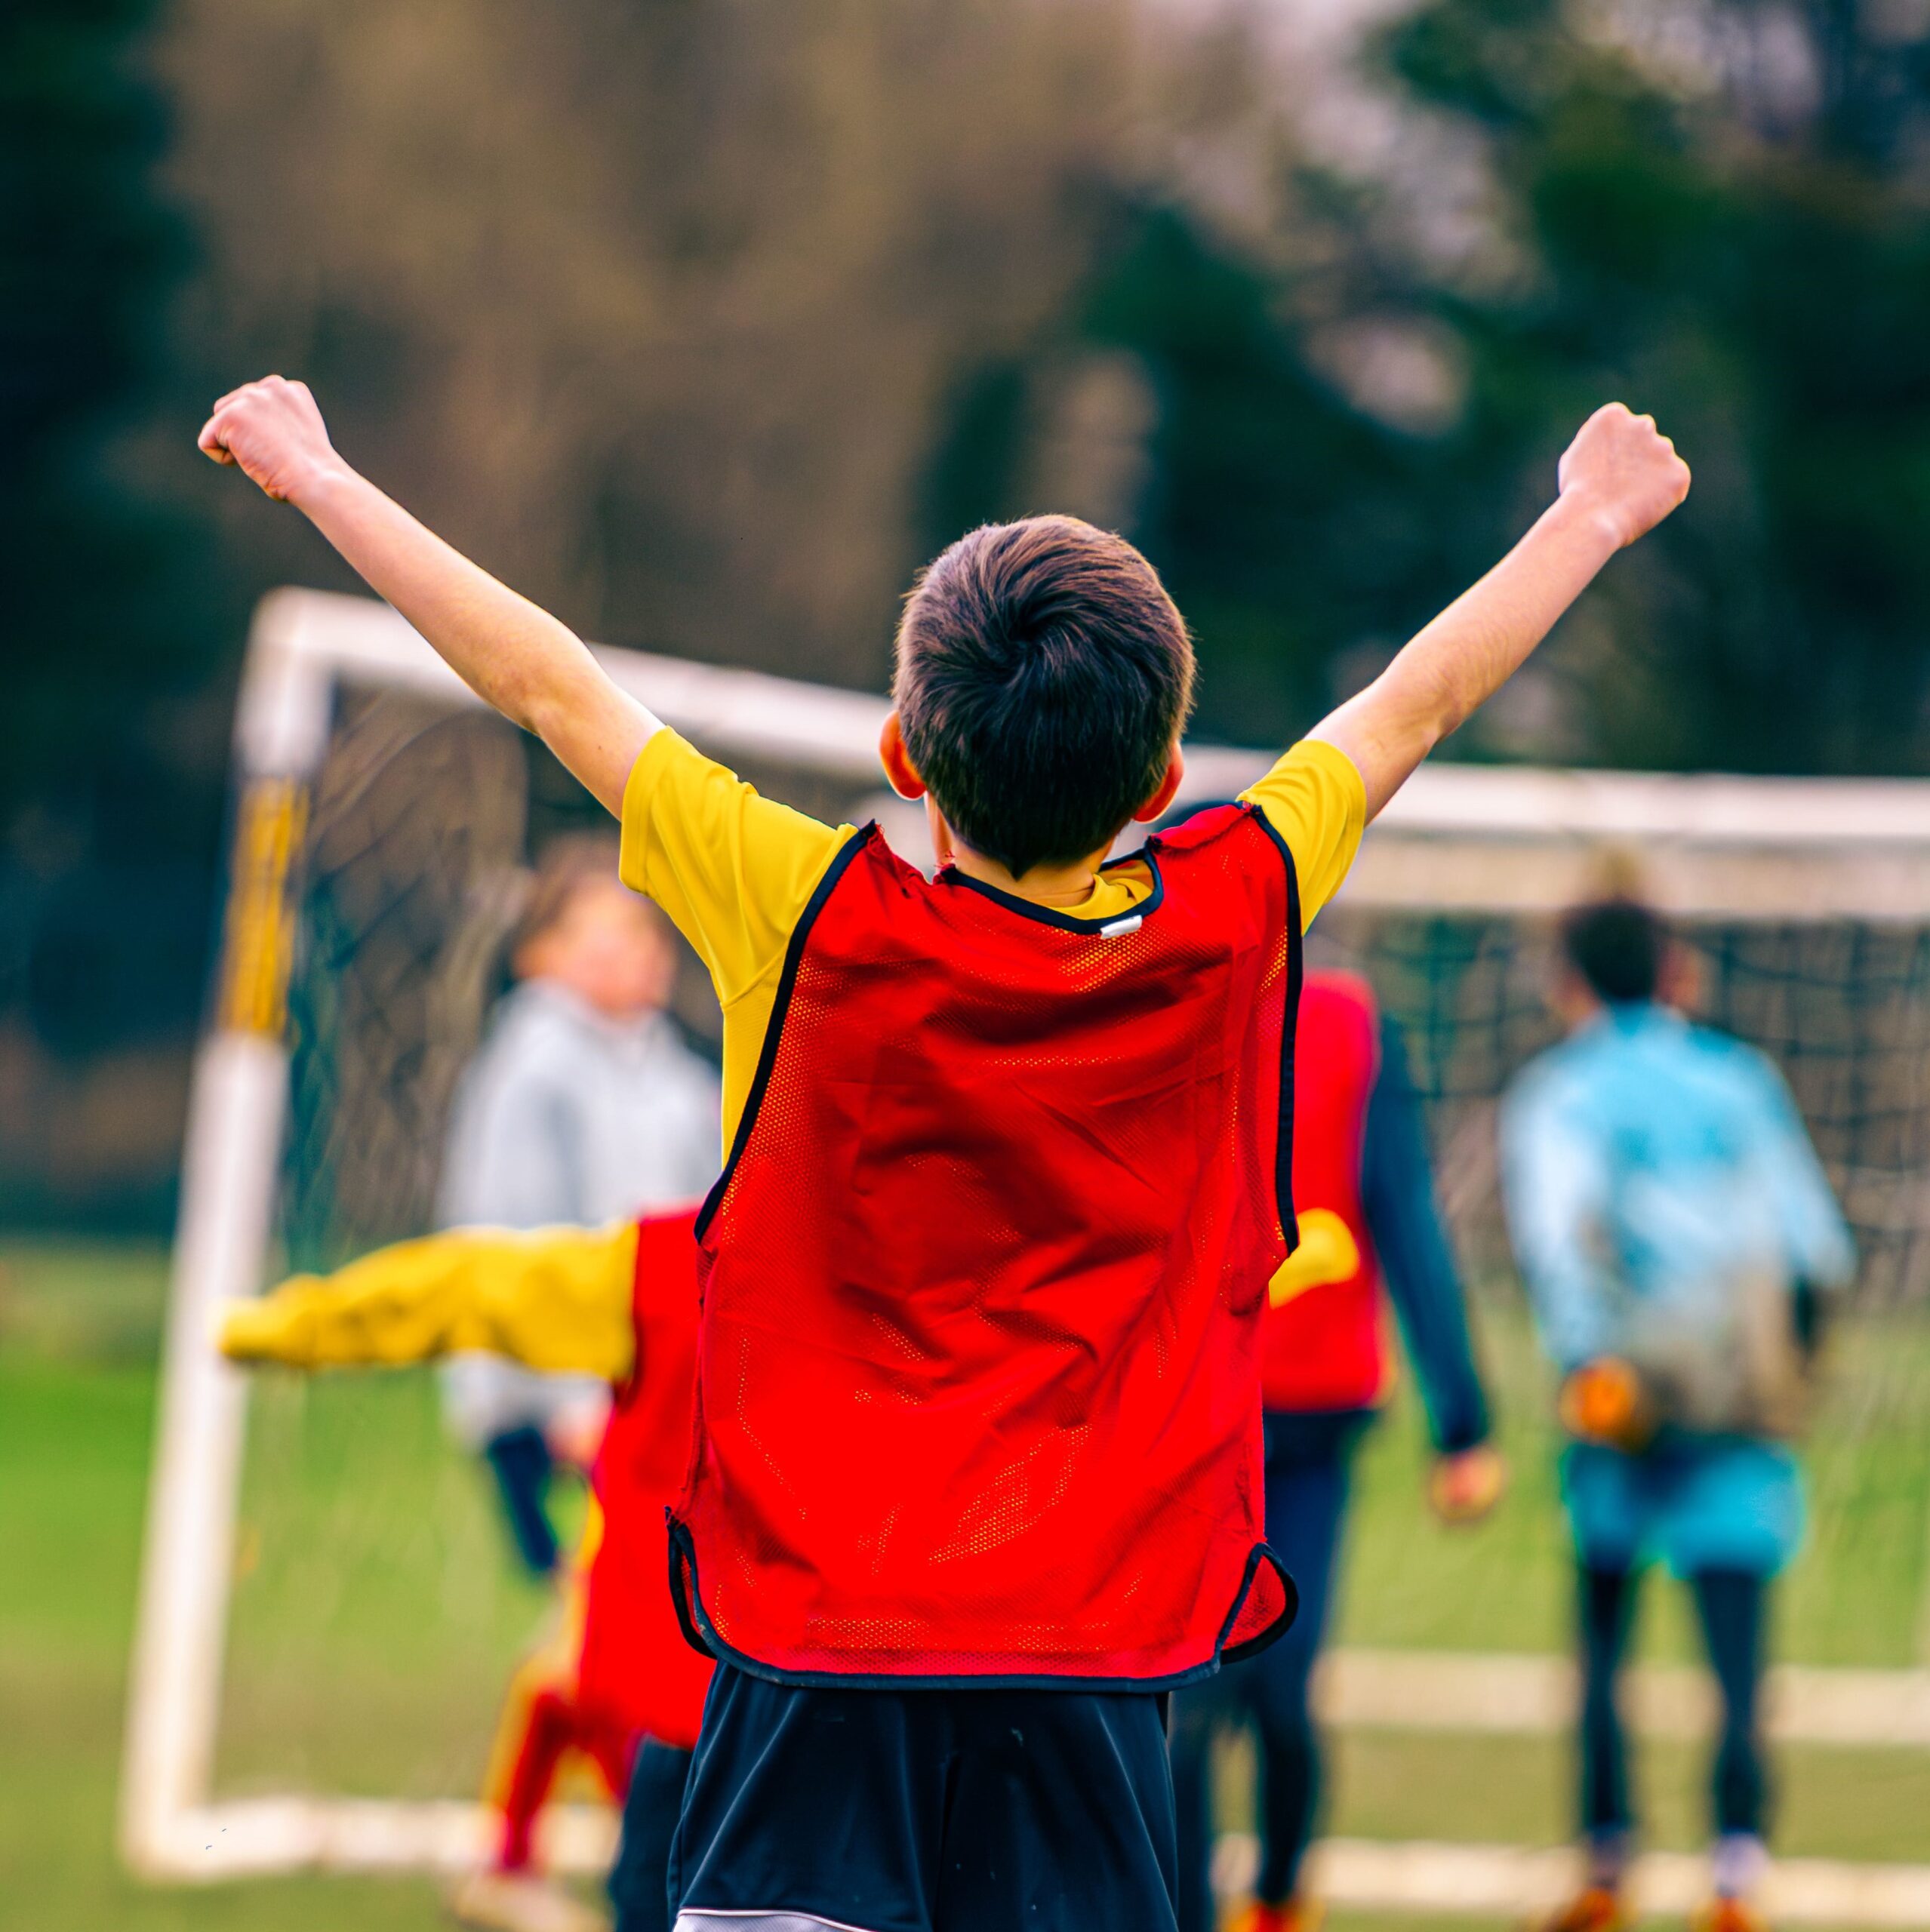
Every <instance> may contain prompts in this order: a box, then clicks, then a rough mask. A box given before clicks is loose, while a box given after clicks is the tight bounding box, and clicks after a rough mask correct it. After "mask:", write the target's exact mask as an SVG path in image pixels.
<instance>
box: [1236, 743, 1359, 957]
mask: <svg viewBox="0 0 1930 1932" xmlns="http://www.w3.org/2000/svg"><path fill="white" fill-rule="evenodd" d="M1240 796H1241V797H1242V798H1245V800H1247V801H1248V802H1249V803H1250V804H1256V805H1257V806H1258V807H1259V808H1260V809H1261V811H1263V812H1264V813H1265V814H1267V823H1268V824H1270V826H1273V829H1274V830H1275V831H1276V832H1278V833H1279V835H1280V836H1281V837H1282V838H1283V839H1285V841H1286V845H1287V850H1288V851H1289V852H1291V854H1293V855H1294V872H1295V874H1296V875H1297V877H1298V878H1299V881H1300V922H1301V927H1302V928H1306V927H1307V926H1310V925H1311V924H1313V915H1314V914H1315V913H1316V912H1319V909H1321V907H1322V906H1324V905H1325V904H1326V903H1327V902H1328V900H1330V899H1331V898H1332V897H1333V896H1334V894H1335V893H1337V891H1340V889H1341V881H1342V880H1343V879H1344V878H1346V877H1347V869H1348V868H1349V867H1350V866H1351V865H1352V864H1353V860H1354V854H1356V852H1358V851H1359V850H1360V835H1361V834H1362V832H1364V831H1365V830H1366V829H1367V787H1366V786H1365V784H1363V783H1362V782H1361V776H1360V774H1359V771H1356V769H1355V768H1354V762H1353V759H1352V758H1349V757H1348V756H1347V753H1346V752H1344V751H1341V750H1339V749H1337V748H1336V747H1335V746H1332V745H1327V744H1322V743H1320V741H1319V740H1318V739H1314V738H1308V739H1304V740H1302V741H1301V743H1299V744H1297V745H1295V746H1294V748H1293V749H1291V751H1290V752H1288V753H1287V755H1286V756H1285V758H1282V759H1281V760H1280V761H1279V764H1276V765H1275V766H1274V768H1273V770H1272V771H1270V772H1268V773H1267V776H1266V777H1264V778H1263V779H1261V780H1260V782H1259V783H1257V785H1250V786H1248V787H1247V789H1245V791H1244V792H1242V793H1241V794H1240Z"/></svg>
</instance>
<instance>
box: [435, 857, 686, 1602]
mask: <svg viewBox="0 0 1930 1932" xmlns="http://www.w3.org/2000/svg"><path fill="white" fill-rule="evenodd" d="M616 861H617V845H616V841H614V839H611V838H607V837H605V836H603V835H601V834H598V835H586V834H581V833H578V834H574V835H569V836H566V837H564V838H557V839H553V840H552V841H551V842H550V843H549V844H548V845H547V846H546V847H545V848H543V853H542V854H541V856H540V857H539V858H538V860H537V865H536V871H535V875H534V878H532V880H531V883H530V889H529V897H528V901H527V903H525V906H524V907H523V909H522V916H521V917H520V918H519V919H518V920H517V921H516V929H515V931H513V933H512V934H511V935H510V940H509V967H510V970H511V971H512V972H513V974H515V976H516V986H515V988H514V989H513V991H512V992H509V995H507V996H506V998H504V999H503V1001H502V1002H501V1003H500V1004H499V1005H498V1006H497V1009H496V1011H495V1013H494V1016H493V1017H492V1018H491V1022H490V1026H489V1032H488V1037H487V1038H485V1040H484V1041H483V1044H482V1048H481V1050H480V1051H479V1052H478V1053H477V1054H476V1058H475V1059H474V1060H472V1062H471V1063H470V1064H469V1067H468V1069H466V1072H464V1074H463V1079H462V1084H461V1085H460V1087H459V1088H458V1089H457V1094H456V1101H455V1106H454V1109H452V1111H451V1117H450V1121H449V1137H448V1149H447V1151H446V1152H445V1155H444V1157H443V1163H442V1191H441V1195H440V1198H439V1201H438V1202H437V1211H438V1217H439V1219H440V1220H441V1222H442V1225H443V1226H445V1227H463V1226H500V1227H510V1228H538V1227H550V1226H562V1225H564V1224H566V1223H567V1224H570V1225H573V1226H579V1227H594V1226H602V1224H603V1223H605V1222H608V1221H611V1220H616V1219H617V1218H618V1217H620V1216H624V1215H629V1214H639V1213H642V1212H644V1211H647V1210H648V1209H651V1208H656V1207H666V1206H669V1205H672V1204H676V1203H679V1202H682V1201H695V1200H697V1199H699V1198H701V1197H702V1195H703V1192H704V1190H705V1189H706V1188H707V1187H709V1186H710V1183H712V1182H713V1180H716V1177H717V1130H718V1108H719V1094H718V1090H717V1079H716V1075H715V1074H714V1073H713V1072H712V1071H711V1069H710V1067H709V1066H706V1064H705V1063H703V1061H702V1060H700V1059H699V1058H698V1057H697V1055H696V1054H694V1053H692V1052H691V1050H690V1049H689V1048H688V1047H687V1046H685V1044H684V1043H683V1041H682V1040H681V1039H680V1038H679V1037H678V1035H677V1032H676V1027H675V1026H673V1024H672V1023H671V1021H670V1020H669V1017H668V1016H667V1015H666V1014H665V1012H664V1011H663V1008H664V1006H665V1004H666V1001H668V999H669V993H670V983H671V980H672V977H673V974H674V973H675V971H676V959H675V956H674V955H673V952H672V951H671V946H672V941H671V939H670V936H669V933H668V932H667V931H666V930H665V929H664V927H663V915H662V914H661V913H660V912H658V911H657V908H656V907H655V906H653V905H651V903H650V902H649V901H648V900H645V899H639V897H637V896H636V894H635V893H633V892H629V891H626V890H625V889H624V888H623V884H622V883H621V882H620V881H619V880H618V878H617V875H616V873H617V866H616ZM442 1392H443V1406H444V1409H445V1412H446V1413H447V1414H448V1418H449V1422H450V1426H451V1428H452V1429H454V1432H455V1434H456V1435H457V1437H458V1438H460V1440H461V1441H463V1442H464V1443H465V1444H467V1446H468V1447H470V1448H471V1449H472V1450H474V1451H476V1452H477V1453H478V1454H480V1455H481V1456H482V1457H483V1459H484V1460H485V1461H486V1462H487V1463H488V1465H489V1468H490V1470H491V1473H492V1474H493V1475H494V1478H495V1481H496V1486H497V1494H498V1495H499V1497H500V1499H501V1501H502V1504H503V1512H504V1514H505V1515H506V1518H507V1519H508V1522H509V1530H510V1534H511V1536H512V1537H513V1540H514V1541H515V1543H516V1549H517V1552H518V1554H519V1555H520V1556H521V1557H522V1559H523V1561H524V1563H525V1565H526V1566H527V1567H528V1569H530V1570H531V1571H532V1572H533V1573H534V1574H537V1575H538V1576H549V1575H550V1574H553V1572H554V1571H555V1570H556V1564H557V1558H558V1549H557V1543H556V1530H555V1528H554V1527H553V1524H552V1523H551V1521H550V1519H549V1500H548V1499H549V1484H550V1478H551V1476H552V1475H553V1472H554V1469H555V1466H556V1458H557V1454H558V1453H559V1450H560V1451H562V1453H563V1454H564V1455H565V1458H566V1460H572V1461H577V1460H581V1458H582V1457H583V1456H584V1455H585V1454H588V1453H589V1452H590V1451H593V1449H594V1447H595V1444H596V1438H597V1434H598V1432H599V1430H600V1429H601V1427H602V1411H603V1408H604V1407H605V1404H606V1403H607V1402H608V1390H607V1389H605V1388H603V1387H602V1385H601V1384H599V1383H596V1381H594V1380H589V1379H588V1378H586V1377H581V1376H546V1375H536V1374H532V1373H531V1371H529V1370H528V1369H526V1368H523V1367H520V1366H519V1365H518V1364H516V1363H513V1362H509V1361H503V1360H501V1359H500V1358H495V1357H492V1356H488V1355H460V1356H458V1357H457V1358H456V1359H455V1360H454V1361H451V1362H450V1363H449V1364H448V1366H447V1367H445V1369H444V1371H443V1372H442Z"/></svg>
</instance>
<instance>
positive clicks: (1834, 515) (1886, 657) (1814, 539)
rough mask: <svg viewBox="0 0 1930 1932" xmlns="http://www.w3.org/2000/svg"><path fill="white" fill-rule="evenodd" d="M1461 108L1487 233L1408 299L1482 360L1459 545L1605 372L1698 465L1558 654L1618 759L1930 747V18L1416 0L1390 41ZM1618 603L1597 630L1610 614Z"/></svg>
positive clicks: (1436, 104) (1472, 551) (1637, 0)
mask: <svg viewBox="0 0 1930 1932" xmlns="http://www.w3.org/2000/svg"><path fill="white" fill-rule="evenodd" d="M1384 51H1385V54H1386V56H1387V59H1388V60H1389V62H1390V66H1391V69H1392V71H1393V73H1394V74H1395V75H1397V76H1398V77H1399V81H1400V82H1402V84H1403V85H1405V88H1407V89H1408V91H1409V94H1410V96H1411V98H1412V99H1413V100H1415V101H1417V103H1422V104H1423V105H1424V106H1426V107H1427V108H1428V109H1432V110H1433V111H1434V112H1437V113H1439V114H1440V115H1443V116H1445V117H1447V118H1448V122H1450V123H1451V125H1454V126H1455V127H1456V128H1458V129H1460V130H1461V131H1469V130H1473V131H1475V132H1476V134H1478V136H1479V142H1480V145H1481V148H1482V151H1483V152H1484V153H1485V158H1486V161H1487V164H1488V169H1489V171H1490V176H1491V181H1492V184H1493V187H1494V207H1493V210H1492V213H1491V221H1492V227H1491V234H1492V235H1493V236H1494V238H1496V241H1497V242H1498V245H1494V246H1491V247H1490V248H1488V252H1487V257H1486V259H1485V261H1484V260H1480V259H1478V258H1475V257H1470V258H1469V259H1466V260H1463V261H1461V262H1460V263H1454V264H1451V265H1450V266H1448V267H1447V268H1446V269H1442V267H1441V266H1439V264H1433V265H1418V264H1417V265H1414V266H1413V267H1412V270H1411V279H1410V281H1409V282H1408V286H1407V288H1405V290H1404V291H1402V295H1403V299H1405V300H1407V301H1408V303H1410V304H1411V306H1412V307H1413V308H1414V309H1416V310H1417V311H1419V312H1424V313H1425V314H1427V315H1430V316H1432V317H1433V318H1436V319H1438V320H1439V321H1441V322H1442V323H1445V325H1447V326H1448V328H1451V330H1452V331H1453V332H1454V336H1455V337H1456V338H1457V340H1458V342H1459V343H1460V344H1461V349H1462V352H1464V355H1465V356H1466V358H1467V366H1468V368H1469V371H1470V387H1469V394H1468V403H1467V411H1466V414H1465V416H1464V419H1463V421H1462V423H1461V425H1460V426H1459V428H1458V429H1457V430H1456V431H1455V432H1454V437H1453V445H1454V447H1453V450H1452V457H1453V463H1452V467H1453V470H1454V484H1453V487H1452V488H1448V489H1444V490H1443V491H1442V492H1441V494H1440V495H1439V498H1438V501H1437V508H1438V513H1439V515H1441V516H1442V517H1444V518H1448V519H1449V520H1451V525H1452V527H1453V533H1454V543H1455V545H1456V546H1457V547H1458V549H1460V551H1461V555H1462V558H1463V565H1464V568H1467V567H1471V566H1472V565H1473V562H1474V561H1476V559H1478V558H1482V557H1485V556H1486V555H1488V554H1490V552H1491V549H1492V547H1493V545H1494V542H1495V541H1496V540H1498V539H1499V538H1500V537H1501V535H1502V534H1503V533H1504V531H1506V530H1507V529H1508V528H1511V527H1512V525H1513V523H1514V522H1515V521H1519V517H1520V515H1521V514H1522V508H1523V506H1524V505H1525V503H1526V502H1527V501H1528V500H1529V499H1530V497H1531V494H1532V492H1531V490H1530V489H1529V488H1527V487H1526V486H1525V482H1524V478H1526V477H1528V476H1530V475H1532V476H1533V477H1534V478H1536V479H1537V481H1541V479H1544V478H1545V476H1546V473H1547V462H1548V460H1549V459H1550V457H1551V455H1552V454H1553V448H1552V445H1550V441H1549V440H1548V439H1549V437H1550V432H1551V431H1552V430H1553V429H1555V428H1556V427H1557V426H1565V424H1566V423H1568V421H1569V420H1571V418H1573V417H1574V416H1575V415H1576V414H1578V412H1579V411H1581V410H1583V409H1584V408H1587V407H1589V406H1590V405H1593V403H1595V402H1596V401H1600V400H1602V399H1603V398H1606V397H1608V396H1609V395H1624V396H1626V398H1627V400H1629V401H1631V402H1632V403H1634V404H1635V405H1636V406H1637V407H1639V408H1646V409H1649V410H1651V411H1654V412H1655V414H1656V415H1657V417H1658V419H1659V420H1661V421H1662V422H1663V423H1664V425H1665V426H1667V428H1668V429H1670V432H1672V433H1673V435H1675V436H1676V438H1677V440H1678V441H1679V443H1680V445H1681V446H1682V449H1683V450H1684V451H1685V454H1688V457H1690V459H1691V462H1692V463H1694V465H1695V469H1696V472H1697V482H1696V488H1695V494H1694V495H1693V496H1692V497H1691V500H1690V503H1689V505H1688V508H1687V509H1686V510H1685V512H1683V513H1682V515H1680V516H1679V517H1678V518H1676V519H1675V520H1674V521H1672V522H1671V523H1670V525H1668V526H1667V528H1666V529H1665V530H1664V531H1663V532H1662V533H1661V535H1660V537H1659V538H1658V540H1656V541H1655V543H1653V544H1651V545H1648V546H1644V547H1643V548H1642V550H1640V551H1639V552H1637V553H1636V555H1634V556H1633V557H1632V558H1630V559H1628V560H1627V561H1625V562H1624V563H1623V564H1622V565H1620V566H1619V567H1618V569H1617V571H1615V572H1614V574H1613V575H1612V577H1611V579H1610V580H1609V582H1608V584H1607V586H1605V592H1604V599H1603V601H1602V602H1601V603H1599V604H1598V605H1597V606H1596V613H1595V617H1594V619H1593V621H1592V622H1589V623H1583V624H1582V625H1581V626H1578V627H1577V628H1576V629H1574V631H1573V632H1571V635H1569V636H1568V638H1567V639H1566V640H1565V642H1564V645H1562V648H1559V649H1558V651H1557V652H1556V655H1555V657H1554V658H1553V660H1552V662H1553V664H1554V665H1555V666H1556V668H1558V669H1562V670H1564V671H1565V672H1566V674H1567V675H1568V678H1569V680H1570V681H1571V693H1570V695H1571V698H1572V699H1573V700H1574V702H1573V703H1571V706H1570V709H1571V713H1572V714H1573V715H1576V716H1578V717H1581V718H1584V719H1585V740H1586V743H1585V749H1586V750H1587V752H1588V754H1589V755H1591V756H1593V757H1594V758H1598V759H1600V760H1602V761H1606V762H1611V763H1627V764H1642V765H1661V766H1670V765H1713V766H1719V767H1726V768H1735V769H1744V770H1762V771H1895V772H1908V771H1917V770H1920V769H1921V768H1922V762H1923V744H1924V737H1923V734H1924V731H1925V724H1926V722H1930V718H1926V701H1927V700H1930V651H1926V649H1925V638H1926V637H1930V541H1926V540H1925V530H1926V528H1930V356H1926V355H1925V349H1924V345H1925V343H1926V342H1927V341H1930V91H1926V82H1927V81H1930V12H1927V11H1926V10H1925V8H1923V7H1922V6H1920V5H1905V4H1901V0H1805V4H1801V5H1792V4H1788V0H1777V4H1768V3H1767V0H1738V3H1736V4H1715V0H1675V4H1672V5H1669V6H1666V7H1662V6H1656V5H1643V4H1641V0H1591V4H1580V0H1571V4H1566V5H1564V4H1561V0H1431V4H1429V5H1425V6H1424V7H1423V8H1422V9H1421V11H1419V12H1418V13H1417V14H1414V16H1413V17H1411V19H1408V20H1405V21H1404V22H1402V23H1401V24H1399V26H1397V27H1396V28H1395V29H1393V31H1392V32H1391V33H1390V35H1388V36H1387V39H1386V42H1385V43H1384ZM1604 620H1606V621H1604Z"/></svg>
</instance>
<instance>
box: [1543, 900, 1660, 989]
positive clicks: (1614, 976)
mask: <svg viewBox="0 0 1930 1932" xmlns="http://www.w3.org/2000/svg"><path fill="white" fill-rule="evenodd" d="M1668 950H1669V929H1668V928H1667V926H1666V925H1664V924H1663V922H1662V919H1661V915H1659V914H1658V912H1656V911H1655V909H1654V908H1653V907H1652V906H1645V905H1644V904H1643V903H1642V901H1641V900H1639V899H1629V898H1624V897H1614V898H1609V899H1596V900H1590V902H1589V903H1587V904H1586V905H1582V906H1575V907H1574V909H1572V910H1571V911H1570V912H1568V914H1567V915H1565V917H1564V918H1563V919H1562V952H1564V953H1565V955H1567V958H1568V964H1570V965H1571V966H1572V967H1573V968H1574V970H1575V971H1577V972H1578V973H1579V974H1581V977H1582V978H1583V979H1584V980H1585V981H1586V982H1587V985H1588V986H1589V989H1590V991H1591V992H1593V994H1594V995H1595V997H1596V998H1597V999H1599V1000H1601V1001H1605V1003H1606V1004H1608V1005H1611V1006H1623V1005H1627V1004H1629V1003H1630V1001H1636V1000H1651V999H1653V998H1655V992H1656V989H1657V988H1658V986H1660V985H1661V981H1662V963H1663V961H1664V959H1665V958H1667V954H1668Z"/></svg>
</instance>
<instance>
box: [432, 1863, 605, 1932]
mask: <svg viewBox="0 0 1930 1932" xmlns="http://www.w3.org/2000/svg"><path fill="white" fill-rule="evenodd" d="M446 1903H447V1904H448V1909H449V1916H450V1917H451V1918H453V1919H454V1921H456V1923H457V1924H459V1925H469V1926H474V1927H477V1928H479V1932H609V1921H608V1919H606V1918H605V1917H604V1916H603V1915H602V1913H601V1912H596V1911H593V1910H592V1909H590V1907H589V1906H586V1905H585V1904H584V1903H583V1902H582V1900H580V1899H578V1898H577V1897H574V1895H573V1894H571V1893H568V1892H566V1891H565V1890H564V1889H563V1888H562V1886H560V1885H559V1884H553V1883H552V1881H550V1880H549V1879H547V1878H538V1877H537V1876H536V1875H534V1873H531V1872H470V1873H469V1875H468V1876H467V1877H466V1878H462V1879H460V1880H459V1881H457V1883H456V1884H454V1886H453V1887H451V1890H450V1892H449V1894H448V1900H447V1901H446Z"/></svg>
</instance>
